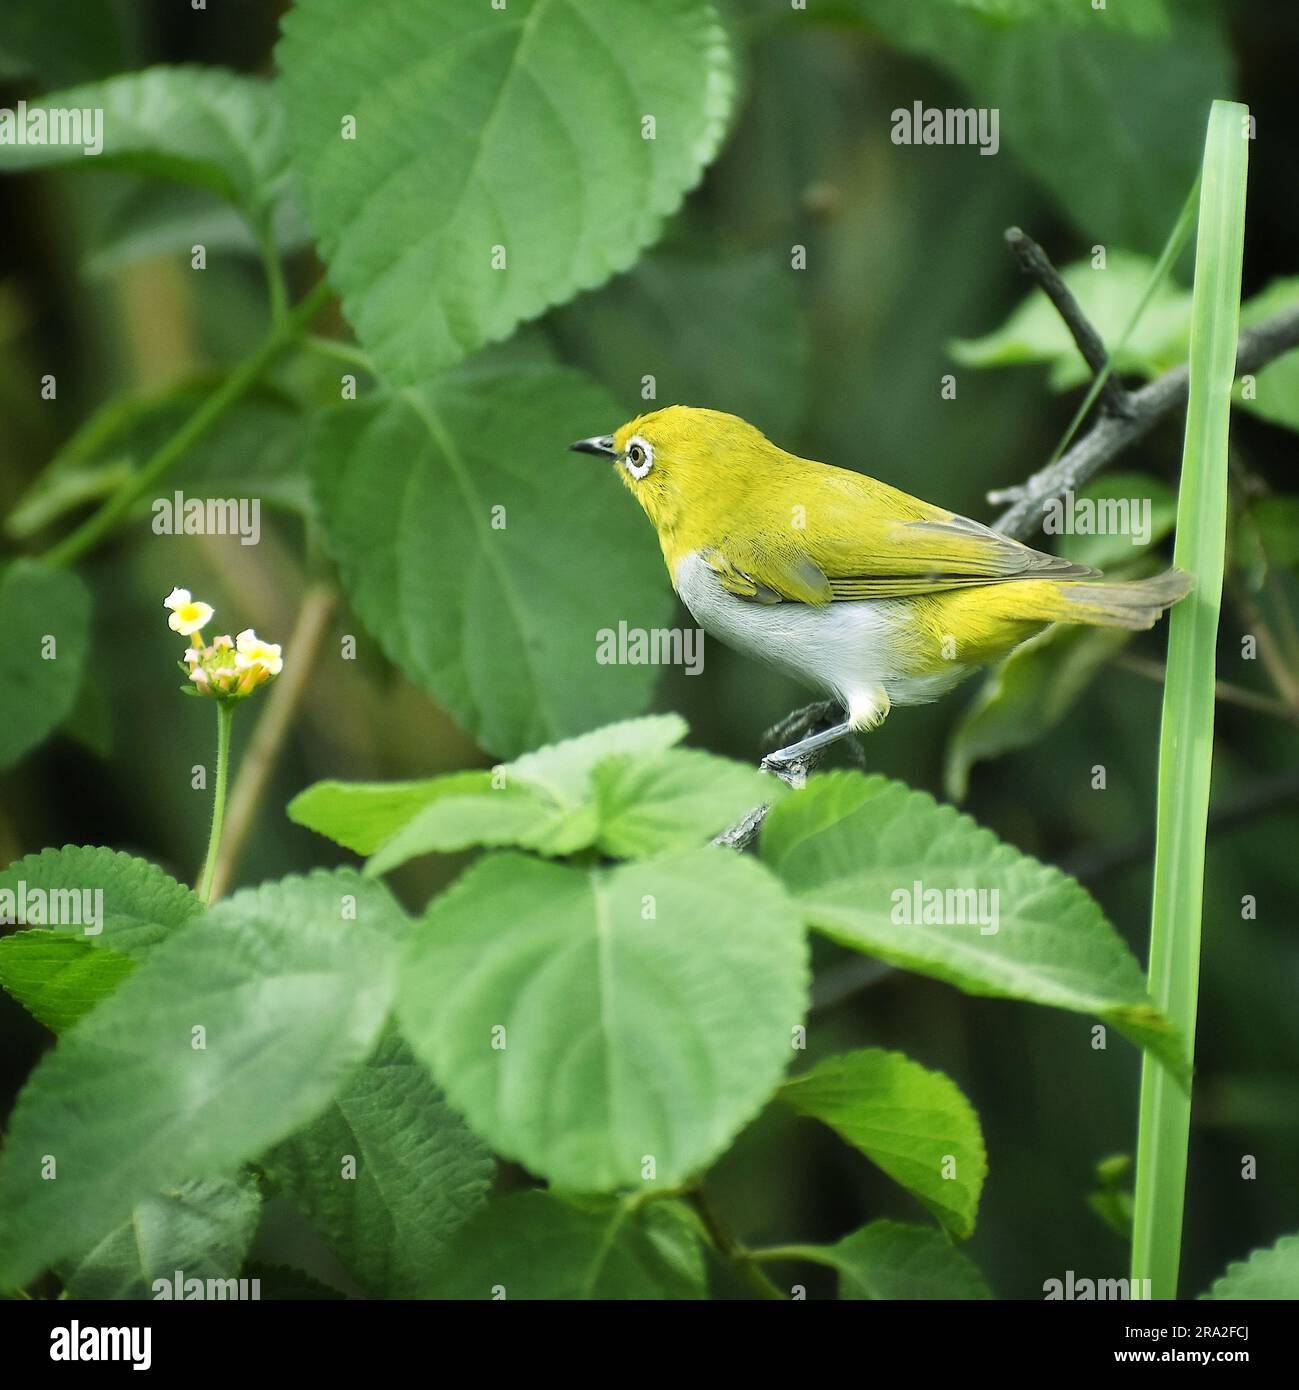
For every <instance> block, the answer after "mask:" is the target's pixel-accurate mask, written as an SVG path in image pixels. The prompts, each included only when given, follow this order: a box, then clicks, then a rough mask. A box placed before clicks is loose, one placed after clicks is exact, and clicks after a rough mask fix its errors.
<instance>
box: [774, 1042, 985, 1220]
mask: <svg viewBox="0 0 1299 1390" xmlns="http://www.w3.org/2000/svg"><path fill="white" fill-rule="evenodd" d="M780 1098H781V1100H783V1101H785V1102H786V1104H788V1105H791V1106H792V1107H793V1108H794V1109H795V1110H797V1111H798V1113H799V1114H800V1115H809V1116H811V1117H812V1118H813V1119H816V1120H820V1121H822V1122H823V1123H824V1124H827V1125H829V1126H830V1128H831V1129H833V1130H835V1131H836V1132H837V1133H838V1134H840V1135H842V1137H843V1138H844V1139H846V1140H847V1141H848V1142H849V1143H850V1144H851V1145H852V1146H853V1147H854V1148H857V1149H860V1150H861V1151H862V1153H864V1154H865V1155H866V1157H867V1158H869V1159H870V1160H871V1161H872V1162H873V1163H876V1164H878V1165H879V1166H880V1167H881V1168H882V1169H883V1170H884V1171H885V1172H886V1173H887V1174H888V1175H889V1177H891V1178H893V1179H895V1180H896V1181H897V1182H900V1183H901V1184H902V1186H903V1187H905V1188H907V1190H908V1191H910V1192H911V1193H913V1194H914V1195H915V1196H916V1197H917V1198H918V1199H919V1200H920V1201H921V1202H923V1203H924V1205H925V1206H926V1207H928V1208H929V1210H930V1211H931V1212H933V1214H934V1215H935V1216H936V1217H937V1218H938V1219H939V1220H940V1221H941V1222H942V1223H943V1225H944V1226H946V1227H947V1229H948V1230H949V1231H951V1232H952V1234H953V1235H957V1236H962V1237H964V1236H968V1235H971V1234H972V1233H973V1231H974V1222H975V1217H976V1215H977V1214H978V1210H979V1194H980V1192H982V1190H983V1180H984V1178H985V1177H986V1176H987V1173H988V1159H987V1154H986V1152H985V1151H984V1147H983V1132H982V1130H981V1129H980V1128H979V1117H978V1115H977V1114H975V1111H974V1107H973V1106H972V1105H971V1104H970V1102H969V1101H968V1100H966V1098H965V1096H964V1094H963V1093H962V1091H961V1088H960V1087H959V1086H958V1085H957V1084H956V1083H955V1082H954V1081H953V1080H952V1079H951V1078H950V1077H948V1076H945V1075H944V1074H943V1073H942V1072H940V1071H930V1070H928V1068H926V1067H922V1066H921V1065H920V1063H919V1062H913V1061H912V1060H911V1059H910V1058H909V1057H904V1056H903V1055H902V1053H900V1052H886V1051H884V1050H883V1049H882V1048H878V1047H869V1048H863V1049H862V1050H861V1051H858V1052H848V1053H845V1054H843V1055H842V1056H838V1057H827V1058H826V1059H825V1061H823V1062H820V1063H818V1065H817V1066H815V1067H813V1068H812V1070H811V1071H808V1072H804V1073H803V1075H802V1076H796V1077H794V1078H793V1079H792V1080H790V1081H787V1082H786V1083H785V1084H784V1085H783V1086H782V1087H781V1088H780Z"/></svg>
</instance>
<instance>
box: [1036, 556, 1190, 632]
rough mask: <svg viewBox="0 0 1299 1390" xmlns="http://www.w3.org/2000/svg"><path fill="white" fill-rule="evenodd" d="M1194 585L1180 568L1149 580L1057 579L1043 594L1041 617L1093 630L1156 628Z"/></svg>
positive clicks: (1153, 576) (1169, 570) (1168, 570)
mask: <svg viewBox="0 0 1299 1390" xmlns="http://www.w3.org/2000/svg"><path fill="white" fill-rule="evenodd" d="M1039 582H1041V581H1039ZM1192 582H1193V581H1192V579H1191V576H1190V575H1189V574H1187V573H1186V572H1185V571H1184V570H1179V569H1167V570H1165V571H1164V572H1163V573H1162V574H1156V575H1152V576H1151V577H1150V578H1149V579H1083V580H1056V581H1054V582H1052V583H1051V584H1050V590H1049V593H1046V594H1044V595H1043V599H1044V601H1043V605H1042V606H1043V612H1042V615H1041V616H1042V617H1043V618H1045V619H1047V620H1049V621H1051V622H1063V623H1085V624H1087V625H1088V626H1091V627H1126V628H1132V629H1134V630H1138V629H1142V628H1149V627H1154V625H1155V623H1157V622H1158V621H1159V618H1160V615H1161V614H1162V613H1163V612H1164V611H1165V610H1166V609H1168V608H1171V607H1172V606H1173V604H1175V603H1176V602H1177V601H1178V600H1179V599H1182V598H1185V597H1186V595H1187V594H1188V593H1190V591H1191V586H1192ZM1044 587H1045V586H1044Z"/></svg>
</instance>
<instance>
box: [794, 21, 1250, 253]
mask: <svg viewBox="0 0 1299 1390" xmlns="http://www.w3.org/2000/svg"><path fill="white" fill-rule="evenodd" d="M1143 9H1144V10H1145V12H1146V16H1147V17H1148V18H1149V19H1150V20H1151V21H1152V22H1151V23H1148V24H1144V25H1142V26H1140V27H1141V28H1142V29H1143V30H1145V32H1141V33H1137V32H1133V30H1134V28H1136V27H1137V26H1134V25H1133V24H1132V23H1131V22H1130V18H1131V15H1132V12H1133V10H1132V6H1131V5H1129V4H1123V5H1119V4H1112V5H1110V6H1109V7H1108V8H1107V9H1105V10H1092V9H1088V11H1087V13H1086V16H1085V22H1082V23H1080V22H1078V21H1077V19H1076V18H1075V21H1074V22H1072V23H1071V22H1067V21H1065V20H1063V19H1062V18H1061V17H1060V13H1059V10H1060V7H1059V6H1058V5H1053V6H1052V9H1051V11H1050V12H1043V14H1042V16H1041V17H1040V18H1039V17H1035V18H1032V19H1027V20H1025V21H1024V22H1023V23H1019V24H1015V25H1014V26H1003V25H994V24H990V23H989V22H988V20H987V18H986V16H984V15H981V14H978V13H975V12H973V9H972V6H970V5H962V6H960V7H959V8H958V7H956V6H954V5H951V4H923V5H921V4H916V3H914V0H830V3H829V4H827V5H826V6H825V7H824V8H823V9H822V10H821V11H820V13H823V14H824V13H828V14H830V15H832V16H833V15H842V14H850V15H853V16H855V17H858V18H860V19H864V20H866V21H867V22H869V23H870V24H871V25H872V26H874V27H876V28H877V29H878V30H879V32H880V33H882V34H883V35H884V37H885V38H887V39H888V40H889V41H890V42H891V43H894V44H896V45H897V46H898V47H899V48H902V49H905V50H907V51H908V52H911V53H915V54H918V55H920V56H922V57H925V58H928V59H931V60H932V61H933V62H934V63H936V64H938V65H939V66H940V67H942V68H944V69H945V70H946V71H947V72H949V73H951V74H952V75H953V76H954V77H956V78H957V80H958V81H959V82H960V83H961V84H962V86H963V87H964V88H965V89H966V90H967V91H968V92H969V93H970V95H971V97H972V98H973V103H974V104H975V105H977V106H981V107H985V108H993V109H995V110H997V111H998V112H999V113H1000V138H1001V140H1002V141H1004V143H1005V145H1006V146H1008V147H1009V149H1010V150H1011V151H1012V152H1013V153H1014V154H1015V155H1016V156H1017V157H1018V158H1019V160H1020V162H1021V163H1022V164H1023V165H1024V167H1025V168H1026V169H1028V171H1029V172H1030V173H1031V174H1033V175H1034V177H1035V178H1037V179H1039V180H1040V181H1041V183H1042V184H1043V185H1044V186H1045V187H1046V188H1047V189H1049V190H1050V192H1051V193H1052V194H1053V195H1054V197H1055V198H1056V200H1057V201H1058V202H1059V203H1060V205H1061V206H1062V207H1063V208H1064V210H1065V211H1066V212H1067V213H1068V214H1069V216H1070V217H1071V218H1072V220H1073V222H1074V224H1075V225H1076V226H1077V227H1078V228H1079V229H1080V230H1081V231H1083V233H1084V234H1085V235H1086V236H1087V237H1088V238H1089V239H1090V240H1092V241H1094V242H1100V243H1103V244H1106V245H1111V246H1112V245H1118V246H1129V247H1132V248H1133V249H1135V250H1154V249H1157V248H1158V247H1160V246H1162V245H1163V242H1164V238H1165V237H1166V235H1167V232H1168V228H1169V227H1170V226H1171V225H1172V223H1173V221H1174V220H1175V218H1176V216H1177V210H1178V208H1180V207H1181V205H1182V203H1183V201H1184V200H1185V198H1186V191H1187V189H1188V188H1190V186H1191V183H1192V181H1193V180H1194V178H1195V176H1196V173H1197V172H1198V170H1199V164H1200V147H1201V143H1202V136H1203V130H1202V121H1203V113H1204V111H1205V109H1206V108H1207V107H1208V105H1209V103H1210V102H1211V101H1212V100H1213V99H1214V98H1215V97H1220V96H1222V95H1223V94H1224V93H1227V92H1229V91H1230V90H1231V88H1232V86H1233V82H1232V73H1231V60H1230V56H1229V52H1228V49H1227V46H1226V43H1225V41H1224V34H1223V27H1224V26H1223V23H1222V19H1221V17H1220V16H1219V15H1218V14H1216V13H1215V12H1214V9H1213V7H1212V6H1209V5H1205V4H1203V3H1189V4H1188V3H1180V4H1178V5H1177V6H1175V7H1169V8H1168V11H1167V14H1168V17H1169V19H1170V20H1171V24H1170V26H1169V27H1168V30H1167V32H1163V29H1164V26H1163V25H1162V23H1159V22H1158V20H1159V18H1160V17H1159V16H1156V15H1155V14H1153V12H1152V7H1151V6H1149V5H1145V6H1143ZM928 104H930V105H933V104H934V103H933V102H932V100H930V101H929V102H928ZM949 104H950V103H949ZM1080 112H1086V113H1087V117H1086V121H1087V125H1086V131H1085V134H1083V135H1081V136H1080V131H1079V119H1080V118H1079V113H1080ZM911 153H912V156H913V157H915V158H923V157H924V155H925V153H926V151H925V150H923V149H919V150H914V149H913V150H912V151H911ZM970 153H971V155H972V157H975V158H977V157H978V156H977V154H976V153H975V151H973V150H972V151H970Z"/></svg>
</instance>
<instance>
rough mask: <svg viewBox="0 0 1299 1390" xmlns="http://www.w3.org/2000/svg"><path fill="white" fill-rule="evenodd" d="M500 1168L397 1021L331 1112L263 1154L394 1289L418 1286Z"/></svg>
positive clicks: (351, 1259)
mask: <svg viewBox="0 0 1299 1390" xmlns="http://www.w3.org/2000/svg"><path fill="white" fill-rule="evenodd" d="M349 1159H350V1160H351V1162H350V1165H349V1163H348V1160H349ZM492 1166H493V1165H492V1157H491V1154H489V1153H488V1151H487V1149H486V1148H485V1147H484V1145H483V1144H482V1143H481V1142H480V1141H479V1140H478V1139H476V1138H475V1137H474V1136H473V1135H472V1134H471V1133H470V1132H469V1130H468V1129H467V1128H466V1127H465V1123H464V1121H463V1120H462V1119H461V1118H460V1116H459V1115H457V1114H456V1113H455V1111H453V1110H452V1109H451V1108H450V1106H448V1105H447V1103H446V1101H445V1099H444V1098H443V1097H442V1094H441V1093H440V1092H439V1091H438V1089H437V1087H436V1086H434V1084H433V1082H432V1081H431V1080H430V1079H429V1075H428V1072H426V1071H425V1070H424V1068H423V1067H422V1066H420V1064H419V1063H418V1062H417V1061H416V1060H415V1058H414V1057H412V1056H411V1054H410V1050H409V1049H408V1048H407V1046H406V1044H405V1043H404V1042H402V1040H401V1039H400V1038H399V1037H398V1036H397V1035H396V1033H395V1032H392V1031H390V1032H389V1033H387V1034H386V1035H385V1036H384V1038H383V1040H382V1041H381V1042H380V1044H379V1047H378V1049H377V1050H376V1052H375V1054H374V1056H372V1057H371V1058H370V1059H369V1061H367V1062H366V1064H365V1065H364V1066H362V1067H359V1068H358V1069H357V1070H356V1072H355V1073H354V1074H353V1075H352V1077H351V1079H350V1080H349V1081H348V1082H347V1084H346V1085H345V1086H344V1087H343V1089H342V1090H341V1091H340V1092H339V1093H338V1095H336V1096H335V1097H334V1099H333V1100H332V1101H331V1102H330V1103H329V1106H328V1107H327V1108H326V1110H325V1111H324V1113H323V1114H321V1115H319V1116H318V1117H317V1118H316V1119H315V1120H313V1121H312V1122H311V1123H310V1124H309V1125H308V1126H307V1127H306V1128H305V1129H303V1130H300V1131H299V1132H298V1133H297V1134H295V1135H293V1137H292V1138H290V1139H286V1140H285V1141H284V1142H283V1143H281V1144H278V1145H276V1147H275V1148H274V1149H272V1150H271V1152H270V1153H269V1154H267V1155H266V1157H265V1158H264V1159H263V1160H262V1167H263V1168H265V1169H266V1171H267V1173H268V1174H269V1175H270V1177H271V1179H272V1180H273V1181H274V1182H275V1183H276V1184H277V1185H279V1186H280V1187H281V1188H283V1189H284V1190H285V1191H286V1192H287V1193H288V1195H289V1197H290V1198H291V1199H292V1201H293V1202H294V1203H295V1204H296V1205H297V1206H298V1207H300V1208H301V1209H302V1211H303V1213H304V1214H305V1215H306V1216H307V1217H308V1219H309V1220H310V1221H311V1223H312V1224H313V1225H314V1226H315V1228H316V1229H317V1230H318V1231H319V1232H320V1234H321V1235H322V1236H323V1237H324V1238H325V1240H326V1241H328V1243H329V1245H330V1247H331V1248H332V1249H333V1251H334V1253H335V1254H336V1255H338V1257H339V1258H340V1259H341V1260H342V1261H343V1263H344V1265H346V1266H347V1269H348V1270H349V1272H350V1273H351V1274H352V1276H353V1277H354V1278H355V1279H356V1280H357V1282H358V1283H359V1284H360V1285H361V1286H362V1287H363V1288H364V1289H366V1290H367V1292H369V1293H371V1294H374V1295H376V1296H378V1297H386V1298H412V1297H415V1296H417V1295H418V1294H419V1293H420V1291H421V1289H422V1288H423V1287H424V1286H425V1285H426V1284H427V1283H428V1280H429V1278H430V1277H431V1275H432V1273H433V1271H434V1270H435V1269H437V1267H438V1264H439V1262H440V1259H441V1258H442V1257H443V1256H444V1255H445V1251H446V1245H447V1241H448V1240H449V1239H450V1237H451V1235H452V1233H453V1232H454V1231H455V1230H456V1228H457V1227H458V1226H460V1225H462V1224H463V1223H464V1222H465V1221H466V1220H468V1219H469V1218H470V1217H471V1216H472V1215H473V1214H474V1212H475V1211H476V1210H477V1209H478V1207H480V1206H481V1205H482V1204H483V1202H484V1201H486V1199H487V1188H488V1186H489V1184H490V1183H491V1178H492Z"/></svg>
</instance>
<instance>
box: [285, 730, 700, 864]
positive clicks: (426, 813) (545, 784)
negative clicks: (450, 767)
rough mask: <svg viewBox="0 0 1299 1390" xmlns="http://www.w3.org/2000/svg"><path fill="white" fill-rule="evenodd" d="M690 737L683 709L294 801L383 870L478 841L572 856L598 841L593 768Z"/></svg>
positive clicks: (337, 785)
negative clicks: (495, 758) (501, 759)
mask: <svg viewBox="0 0 1299 1390" xmlns="http://www.w3.org/2000/svg"><path fill="white" fill-rule="evenodd" d="M685 735H686V724H685V720H684V719H682V718H681V717H680V716H679V715H675V714H658V715H648V716H646V717H645V718H643V719H625V720H623V721H622V722H621V723H618V724H607V725H605V727H604V728H602V729H595V730H593V731H592V732H591V733H589V734H582V735H581V736H580V737H578V738H571V739H565V740H564V741H563V742H562V743H556V744H551V745H549V746H547V747H545V748H539V749H536V750H534V751H533V752H531V753H526V754H524V756H523V757H521V758H517V759H515V761H514V762H512V763H505V764H503V765H502V766H500V767H498V768H494V769H492V771H490V772H488V771H471V772H452V773H449V774H447V775H446V776H444V777H426V778H424V779H423V780H421V781H415V782H317V783H316V784H315V785H314V786H312V787H308V788H307V789H306V791H304V792H300V793H299V794H298V795H297V796H296V797H294V799H293V800H292V801H291V802H290V803H289V805H288V808H287V809H288V815H289V818H290V819H291V820H295V821H297V822H298V824H299V825H305V826H308V827H309V828H310V829H312V830H315V831H316V832H317V833H319V834H321V835H328V836H329V838H330V839H331V840H335V841H337V842H338V843H339V844H340V845H344V846H346V848H348V849H351V850H355V851H356V853H357V854H366V855H374V856H376V857H375V859H374V860H373V861H372V862H371V864H370V866H369V867H370V869H371V870H373V871H375V872H381V871H385V870H386V869H388V868H390V867H391V866H392V864H395V863H401V862H403V861H404V860H405V859H408V858H410V857H411V856H412V855H414V854H424V853H427V852H429V851H431V850H435V849H436V850H444V851H450V850H457V849H465V848H467V847H468V846H470V845H480V844H481V845H496V846H499V845H521V846H523V847H524V848H525V849H533V850H538V851H540V852H542V853H547V854H571V853H572V852H573V851H575V850H578V849H582V848H584V847H585V846H587V845H589V844H591V843H592V842H593V836H594V833H595V827H596V824H597V821H596V804H595V790H594V788H593V786H592V782H591V777H592V773H593V772H594V770H595V769H596V767H598V766H599V765H601V763H603V762H605V761H607V760H608V759H610V758H613V757H617V756H629V757H633V758H636V759H638V760H639V759H646V758H653V757H655V756H656V755H658V754H662V753H666V752H667V751H668V750H669V749H671V748H672V746H673V745H674V744H676V743H679V742H680V741H681V740H682V739H683V738H684V737H685Z"/></svg>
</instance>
